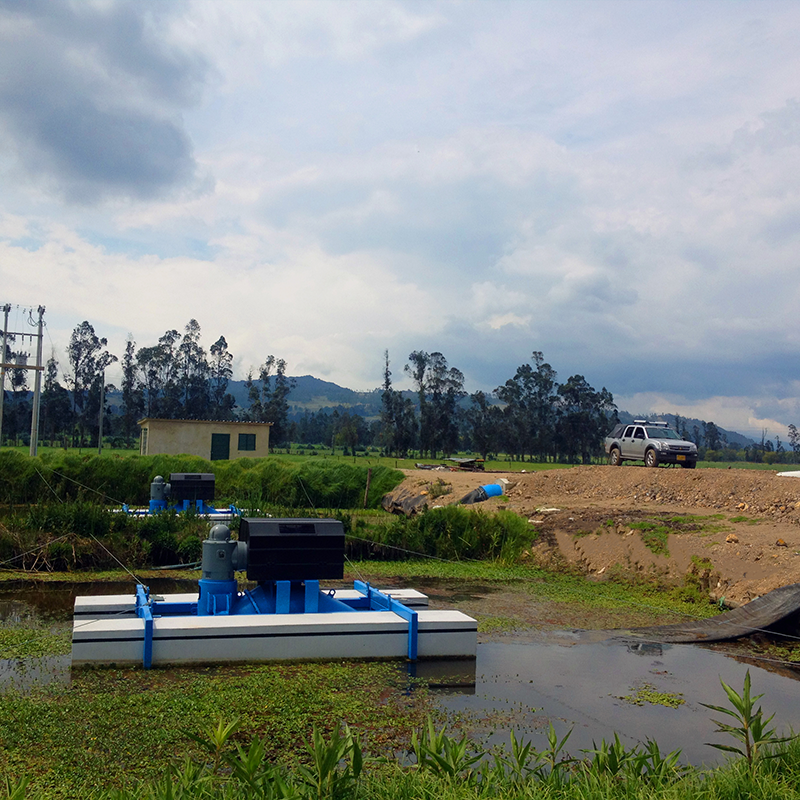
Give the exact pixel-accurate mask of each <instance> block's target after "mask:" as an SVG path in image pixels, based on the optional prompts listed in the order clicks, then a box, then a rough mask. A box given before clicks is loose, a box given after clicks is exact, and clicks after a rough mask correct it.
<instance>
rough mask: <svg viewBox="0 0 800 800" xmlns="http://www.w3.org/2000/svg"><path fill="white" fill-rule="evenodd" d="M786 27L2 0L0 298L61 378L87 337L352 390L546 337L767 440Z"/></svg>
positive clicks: (373, 9)
mask: <svg viewBox="0 0 800 800" xmlns="http://www.w3.org/2000/svg"><path fill="white" fill-rule="evenodd" d="M799 34H800V4H798V3H797V2H796V1H795V0H790V2H782V1H780V0H720V1H717V0H693V1H691V2H690V0H680V1H679V2H669V1H668V0H664V1H663V2H658V1H657V0H652V1H647V2H646V1H645V0H625V1H621V2H618V1H617V0H522V1H521V2H517V1H516V0H448V1H447V2H437V1H436V0H426V2H413V1H410V0H409V1H407V2H406V1H400V0H366V1H365V2H360V1H358V0H351V1H348V0H335V1H334V2H326V0H313V2H306V1H305V0H277V1H275V2H258V1H253V2H247V1H246V0H227V2H225V3H220V2H218V0H171V2H169V3H165V2H162V1H161V0H157V1H153V0H132V1H131V2H127V1H126V0H80V1H79V2H77V1H76V2H65V1H64V0H29V1H28V2H25V3H19V2H16V0H0V74H1V75H2V80H0V303H10V304H12V315H11V318H10V322H9V327H10V328H11V329H12V330H21V328H20V327H19V326H22V325H27V312H26V311H25V309H27V308H30V307H33V308H36V307H37V306H39V305H43V306H45V308H46V312H45V322H46V325H47V332H46V334H45V340H44V346H45V358H46V357H48V356H49V355H50V354H51V352H52V353H54V354H55V356H56V358H57V359H58V360H59V362H60V363H61V365H62V367H63V368H65V369H66V368H67V366H68V365H67V358H66V346H67V344H68V342H69V338H70V335H71V333H72V331H73V329H74V328H75V327H76V326H77V325H79V324H80V323H81V322H82V321H83V320H88V321H89V322H90V323H91V324H92V326H93V327H94V329H95V331H96V333H97V335H98V336H101V337H106V338H107V339H108V346H109V349H110V350H111V352H113V353H115V354H116V355H118V356H121V355H122V354H123V352H124V349H125V343H126V341H127V339H128V338H129V337H132V339H133V340H134V341H135V342H136V346H137V347H145V346H151V345H153V344H155V343H156V342H157V340H158V338H159V336H161V335H162V334H163V333H164V332H165V331H167V330H170V329H177V330H179V331H183V329H184V327H185V325H186V324H187V323H188V321H189V320H190V319H196V320H197V321H198V322H199V324H200V326H201V329H202V340H201V343H202V344H203V345H204V346H205V347H206V348H209V347H210V346H211V344H213V343H214V342H215V341H216V340H217V339H218V337H219V336H220V335H224V336H225V338H226V341H227V343H228V346H229V348H230V351H231V352H232V353H233V354H234V357H235V362H234V368H235V375H234V377H236V378H244V377H245V376H246V374H247V372H248V370H250V369H254V370H255V371H257V370H258V366H259V364H261V363H263V361H264V360H265V358H266V357H267V356H268V355H270V354H272V355H275V356H276V357H281V358H284V359H285V360H286V362H287V372H288V374H290V375H305V374H311V375H314V376H316V377H318V378H322V379H324V380H329V381H333V382H335V383H338V384H340V385H342V386H346V387H349V388H351V389H359V390H369V389H373V388H375V387H377V386H379V385H380V384H381V383H382V378H383V374H382V373H383V362H384V352H385V351H387V350H388V352H389V359H390V365H391V369H392V372H393V378H394V380H395V386H396V388H410V387H411V382H410V380H409V379H408V378H407V376H405V375H404V371H403V367H404V365H405V364H406V363H407V362H408V355H409V353H411V352H412V351H414V350H424V351H427V352H434V351H438V352H441V353H443V354H444V356H445V357H446V358H447V360H448V363H449V364H450V366H454V367H457V368H458V369H460V370H461V371H462V372H463V373H464V375H465V378H466V384H465V385H466V389H467V390H468V391H470V392H473V391H476V390H478V389H482V390H484V391H487V392H490V391H492V390H493V389H495V388H496V387H497V386H499V385H501V384H502V383H504V382H505V381H506V380H507V379H509V378H511V377H512V376H513V375H514V373H515V371H516V369H517V367H518V366H520V365H521V364H524V363H527V362H529V361H530V360H531V354H532V353H533V351H541V352H542V353H543V354H544V358H545V360H546V361H547V362H548V363H550V364H551V365H552V366H553V368H554V369H555V370H556V371H557V373H558V378H559V379H560V380H562V381H566V380H567V378H569V377H570V376H572V375H575V374H580V375H583V376H584V377H585V378H586V380H587V381H588V382H589V383H590V384H591V385H592V386H594V387H595V388H597V389H599V388H601V387H605V388H607V389H608V390H609V391H610V392H611V393H612V394H613V396H614V399H615V402H616V404H617V406H618V407H619V408H620V409H622V410H626V411H630V412H632V413H637V414H638V413H658V412H667V413H677V414H681V415H683V416H689V417H698V418H700V419H704V420H713V421H714V422H716V423H717V425H720V426H722V427H725V428H728V429H732V430H736V431H739V432H741V433H745V434H747V435H750V436H753V437H756V438H757V437H760V435H761V433H762V431H764V430H766V431H767V434H768V435H769V436H771V437H774V436H776V435H780V436H781V438H782V440H783V441H784V442H785V441H786V429H787V426H788V425H789V424H790V423H794V424H797V425H800V347H799V345H800V324H798V319H799V314H798V312H800V281H799V280H798V276H800V270H799V269H798V266H800V264H799V263H798V262H799V261H800V248H799V247H798V245H800V48H798V47H797V41H798V35H799ZM15 325H16V326H17V327H14V326H15ZM31 330H32V329H31ZM111 379H112V380H113V379H114V376H113V375H112V376H111Z"/></svg>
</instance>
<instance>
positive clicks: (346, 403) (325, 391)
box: [228, 375, 756, 448]
mask: <svg viewBox="0 0 800 800" xmlns="http://www.w3.org/2000/svg"><path fill="white" fill-rule="evenodd" d="M293 380H294V381H296V386H295V388H294V389H293V390H292V393H291V394H290V395H289V413H290V415H291V416H295V415H300V414H303V413H304V412H305V411H309V412H316V411H328V412H330V411H332V410H334V409H347V410H349V411H351V412H352V413H354V414H358V415H359V416H363V417H378V416H380V413H381V394H382V390H381V389H373V390H372V391H370V392H356V391H354V390H353V389H345V388H344V387H342V386H339V385H338V384H335V383H331V382H330V381H323V380H320V379H319V378H315V377H313V376H312V375H302V376H300V377H297V378H293ZM244 384H245V382H244V381H231V382H230V384H229V386H228V391H230V392H231V394H232V395H233V396H234V397H235V398H236V404H237V405H238V406H239V407H240V408H247V406H248V405H249V403H248V401H247V389H246V388H245V385H244ZM403 394H404V395H406V396H408V397H411V398H412V399H416V395H415V394H414V393H413V392H408V391H406V392H403ZM467 402H468V401H467ZM619 419H620V422H633V420H634V419H654V420H655V419H659V420H665V421H667V422H669V424H670V425H672V426H674V425H675V415H674V414H649V415H648V414H631V413H629V412H628V411H620V412H619ZM681 419H682V420H683V421H684V422H685V424H686V427H687V428H688V429H689V430H690V431H691V430H692V428H693V427H694V426H695V425H697V427H698V428H699V429H700V430H701V431H702V430H703V420H700V419H694V418H691V417H682V418H681ZM717 428H718V430H719V432H720V433H721V434H724V435H725V436H726V437H727V439H728V442H729V443H730V444H731V445H733V446H735V447H739V448H741V447H746V446H748V445H752V444H756V442H755V441H754V440H753V439H751V438H749V437H748V436H745V435H743V434H741V433H737V432H736V431H730V430H727V429H726V428H722V427H720V426H719V425H717Z"/></svg>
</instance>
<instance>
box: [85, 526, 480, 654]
mask: <svg viewBox="0 0 800 800" xmlns="http://www.w3.org/2000/svg"><path fill="white" fill-rule="evenodd" d="M202 558H203V560H202V577H201V579H200V581H199V587H198V588H199V591H198V593H197V594H176V595H165V596H163V597H162V596H155V595H151V594H150V592H149V589H148V588H147V587H146V586H143V585H142V584H139V585H137V587H136V594H135V595H110V596H104V597H103V596H99V597H77V598H76V599H75V613H74V621H73V630H72V663H73V665H81V664H112V663H113V664H142V665H143V666H144V667H145V668H146V669H148V668H150V667H151V666H152V665H154V664H193V663H209V662H210V663H224V662H245V661H289V660H302V659H314V660H324V659H339V658H407V659H409V660H411V661H415V660H417V659H418V658H459V657H461V658H465V657H466V658H474V657H475V653H476V647H477V622H476V621H475V620H474V619H472V617H469V616H467V615H466V614H462V613H461V612H460V611H442V610H431V609H428V607H427V606H428V598H427V597H426V596H425V595H424V594H422V593H420V592H417V591H416V590H413V589H392V590H389V589H385V590H379V589H375V588H373V587H371V586H370V585H369V584H368V583H365V582H363V581H356V582H355V583H354V586H353V588H352V589H323V588H321V587H320V580H341V578H342V577H343V575H344V528H343V526H342V523H341V522H339V521H338V520H333V519H273V518H242V519H241V521H240V527H239V538H238V539H233V538H231V531H230V529H229V528H228V526H227V525H224V524H221V523H219V524H215V525H213V527H212V528H211V530H210V532H209V535H208V538H207V539H206V540H205V541H204V542H203V557H202ZM237 571H246V574H247V579H248V581H251V582H255V583H256V587H255V588H253V589H249V590H246V591H239V588H238V582H237V580H236V572H237Z"/></svg>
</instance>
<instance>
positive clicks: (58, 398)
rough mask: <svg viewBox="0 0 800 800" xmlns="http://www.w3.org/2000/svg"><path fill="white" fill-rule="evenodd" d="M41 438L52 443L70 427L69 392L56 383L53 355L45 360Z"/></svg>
mask: <svg viewBox="0 0 800 800" xmlns="http://www.w3.org/2000/svg"><path fill="white" fill-rule="evenodd" d="M40 419H41V424H42V438H43V439H46V440H48V441H49V442H50V446H51V447H52V446H53V442H54V441H55V440H56V439H58V438H60V437H61V436H62V435H63V434H64V433H66V432H67V431H69V429H70V427H71V425H72V419H73V416H72V405H71V403H70V399H69V392H68V391H67V390H66V389H65V388H64V387H63V386H62V385H61V384H60V383H59V382H58V361H56V358H55V356H54V355H51V356H50V358H48V359H47V364H46V365H45V368H44V381H43V387H42V399H41V417H40Z"/></svg>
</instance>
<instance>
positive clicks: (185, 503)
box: [122, 472, 240, 522]
mask: <svg viewBox="0 0 800 800" xmlns="http://www.w3.org/2000/svg"><path fill="white" fill-rule="evenodd" d="M214 492H215V476H214V473H213V472H172V473H170V476H169V481H165V480H164V478H163V477H162V476H161V475H156V476H155V478H153V482H152V483H151V484H150V504H149V505H148V507H147V508H131V507H130V506H128V505H127V504H126V505H123V506H122V510H123V511H124V512H125V513H126V514H131V515H132V516H136V517H147V516H151V515H152V514H158V513H160V512H162V511H173V512H175V513H176V514H179V513H181V512H185V511H192V512H194V513H196V514H197V515H198V516H201V517H205V518H206V519H209V520H217V521H218V522H229V521H230V520H231V519H233V518H234V517H237V516H240V513H239V509H238V508H236V506H228V508H227V509H225V510H224V511H222V510H218V509H216V508H214V506H212V505H210V502H211V501H212V500H213V499H214Z"/></svg>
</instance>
